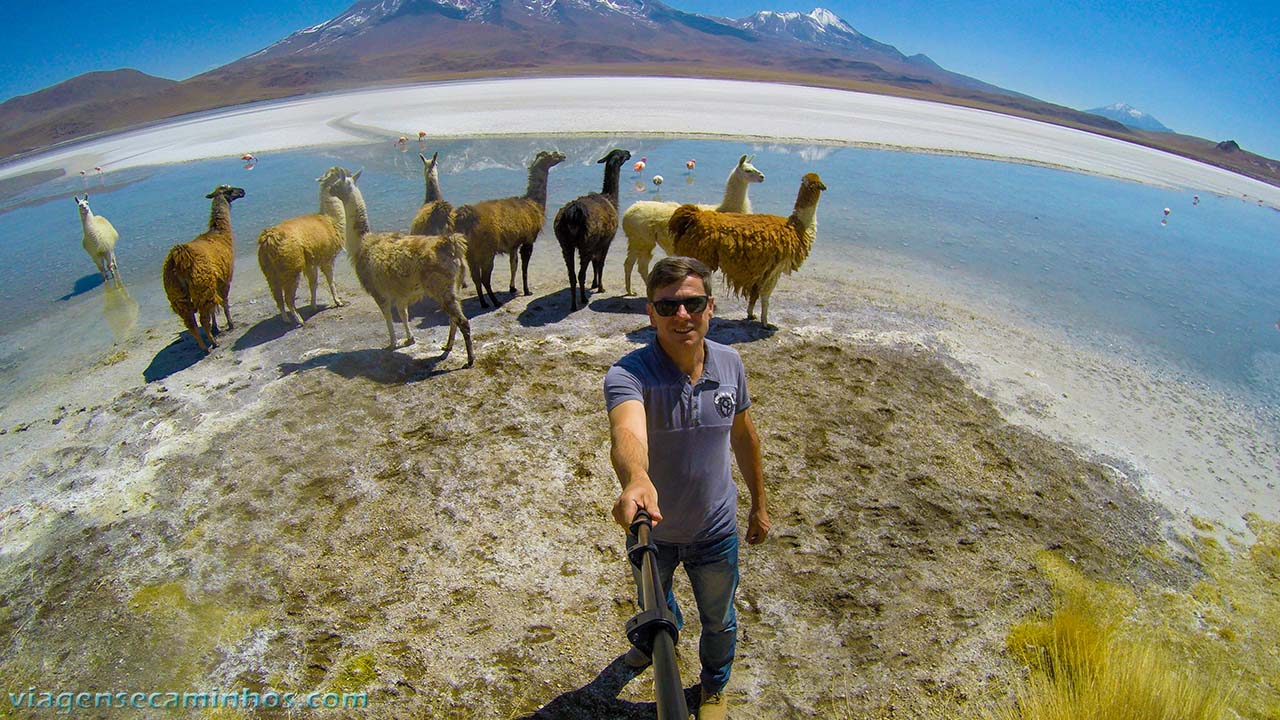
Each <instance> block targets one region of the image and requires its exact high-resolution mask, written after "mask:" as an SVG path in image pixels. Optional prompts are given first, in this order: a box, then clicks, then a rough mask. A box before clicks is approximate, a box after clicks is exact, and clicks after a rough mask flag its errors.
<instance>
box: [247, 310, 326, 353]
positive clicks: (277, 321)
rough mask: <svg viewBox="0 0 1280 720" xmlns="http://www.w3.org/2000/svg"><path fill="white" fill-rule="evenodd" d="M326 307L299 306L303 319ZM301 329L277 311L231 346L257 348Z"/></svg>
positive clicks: (259, 322) (308, 318) (255, 325)
mask: <svg viewBox="0 0 1280 720" xmlns="http://www.w3.org/2000/svg"><path fill="white" fill-rule="evenodd" d="M326 309H327V306H323V305H322V306H320V307H311V306H310V305H307V306H305V307H300V308H298V314H299V315H301V316H302V319H303V320H307V321H309V320H311V318H313V317H315V316H316V315H319V314H320V312H321V311H323V310H326ZM299 329H301V328H299V327H298V326H297V325H294V324H293V323H292V322H287V321H285V320H284V319H283V318H281V317H280V313H275V314H273V315H269V316H267V317H265V318H263V319H262V320H259V321H258V322H257V323H255V324H254V326H253V327H251V328H249V329H248V330H246V331H245V333H244V334H243V335H241V336H240V337H239V338H238V339H236V342H235V344H234V345H232V346H231V348H232V349H233V350H248V349H249V348H255V347H258V346H259V345H264V344H266V343H269V342H271V341H272V340H279V339H280V338H282V337H284V336H285V335H288V334H289V333H290V332H291V331H293V330H299Z"/></svg>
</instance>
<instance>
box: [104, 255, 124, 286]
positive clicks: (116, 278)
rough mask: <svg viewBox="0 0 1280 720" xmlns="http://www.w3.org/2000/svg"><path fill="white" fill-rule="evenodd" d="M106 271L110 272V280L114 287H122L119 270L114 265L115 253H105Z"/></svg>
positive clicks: (122, 282)
mask: <svg viewBox="0 0 1280 720" xmlns="http://www.w3.org/2000/svg"><path fill="white" fill-rule="evenodd" d="M107 270H109V271H110V272H111V280H112V281H113V282H114V283H115V285H116V287H124V281H123V280H121V279H120V268H119V267H118V266H117V265H116V251H115V250H108V251H107Z"/></svg>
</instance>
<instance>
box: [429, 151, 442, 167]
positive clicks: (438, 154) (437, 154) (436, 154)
mask: <svg viewBox="0 0 1280 720" xmlns="http://www.w3.org/2000/svg"><path fill="white" fill-rule="evenodd" d="M438 157H440V151H439V150H437V151H435V152H433V153H431V164H432V165H435V164H436V158H438Z"/></svg>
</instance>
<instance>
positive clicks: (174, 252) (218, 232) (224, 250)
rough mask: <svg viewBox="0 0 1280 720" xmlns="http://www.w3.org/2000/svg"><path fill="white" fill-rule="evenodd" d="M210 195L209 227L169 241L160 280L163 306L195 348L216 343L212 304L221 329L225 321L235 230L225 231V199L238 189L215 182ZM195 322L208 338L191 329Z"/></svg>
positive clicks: (229, 324) (232, 197) (228, 211)
mask: <svg viewBox="0 0 1280 720" xmlns="http://www.w3.org/2000/svg"><path fill="white" fill-rule="evenodd" d="M205 197H206V198H208V199H210V200H212V201H213V202H212V203H211V207H210V209H209V229H208V230H206V231H205V232H203V233H201V234H199V235H197V236H196V237H195V239H193V240H191V241H190V242H185V243H182V244H180V245H174V246H173V248H172V249H170V250H169V254H168V255H166V256H165V258H164V268H163V274H162V275H161V279H162V280H163V281H164V292H165V295H168V296H169V307H171V308H173V312H174V313H175V314H177V316H178V317H180V318H182V322H183V323H184V324H185V325H186V326H187V332H189V333H191V337H193V338H195V339H196V344H197V345H199V346H200V349H201V350H203V351H204V352H206V353H208V352H209V351H210V349H211V348H214V347H217V346H218V344H217V343H216V342H214V339H213V335H214V333H216V332H218V321H217V319H216V318H215V317H214V316H213V314H214V311H216V310H217V309H218V306H221V307H222V313H223V314H224V315H226V317H227V329H228V330H231V329H233V328H234V327H235V325H233V324H232V322H231V299H230V295H231V275H232V272H233V270H234V269H235V259H236V256H235V241H236V238H235V234H234V233H233V232H232V231H231V203H232V202H234V201H236V200H239V199H240V198H242V197H244V190H243V189H241V188H238V187H232V186H230V185H219V186H218V187H216V188H214V189H213V192H211V193H209V194H208V195H205ZM197 314H198V315H199V316H200V327H202V328H204V332H205V335H207V336H208V337H209V344H208V345H205V343H204V340H203V339H201V337H200V332H199V331H198V330H196V315H197Z"/></svg>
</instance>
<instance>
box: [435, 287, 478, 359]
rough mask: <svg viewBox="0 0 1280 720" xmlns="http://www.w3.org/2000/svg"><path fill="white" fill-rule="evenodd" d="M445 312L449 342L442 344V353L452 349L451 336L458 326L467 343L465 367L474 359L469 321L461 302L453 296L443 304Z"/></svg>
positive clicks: (447, 352)
mask: <svg viewBox="0 0 1280 720" xmlns="http://www.w3.org/2000/svg"><path fill="white" fill-rule="evenodd" d="M443 307H444V308H445V312H447V313H448V314H449V344H448V345H445V346H444V353H445V354H446V355H448V354H449V351H450V350H452V349H453V336H454V333H455V332H456V331H457V330H458V328H462V339H463V341H465V342H466V343H467V367H471V364H472V363H474V362H475V361H476V355H475V352H473V351H472V349H471V321H470V320H467V316H466V314H464V313H463V312H462V303H460V302H458V300H457V298H453V299H452V301H451V302H449V303H448V304H444V305H443Z"/></svg>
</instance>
